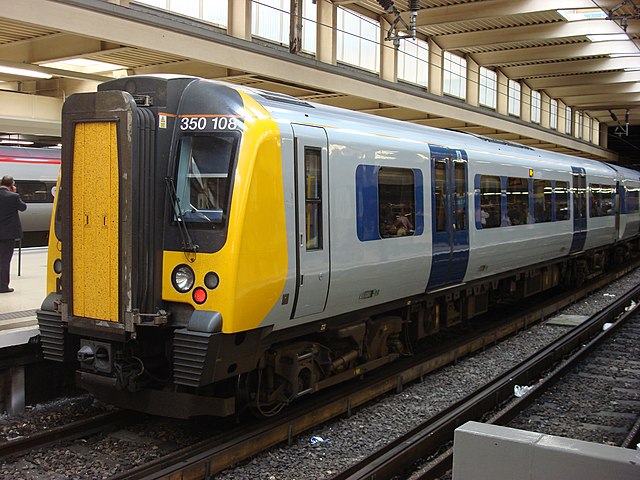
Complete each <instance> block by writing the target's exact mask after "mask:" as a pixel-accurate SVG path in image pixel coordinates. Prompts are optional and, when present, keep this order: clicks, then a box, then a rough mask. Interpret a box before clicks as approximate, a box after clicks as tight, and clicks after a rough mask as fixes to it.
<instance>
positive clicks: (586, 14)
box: [556, 8, 607, 22]
mask: <svg viewBox="0 0 640 480" xmlns="http://www.w3.org/2000/svg"><path fill="white" fill-rule="evenodd" d="M556 11H557V12H558V13H559V14H560V15H562V16H563V17H564V18H565V19H566V20H567V21H569V22H575V21H577V20H594V19H601V18H607V14H606V13H605V12H604V10H602V9H600V8H581V9H580V10H576V9H572V10H556Z"/></svg>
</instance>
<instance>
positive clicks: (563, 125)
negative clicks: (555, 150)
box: [558, 99, 570, 134]
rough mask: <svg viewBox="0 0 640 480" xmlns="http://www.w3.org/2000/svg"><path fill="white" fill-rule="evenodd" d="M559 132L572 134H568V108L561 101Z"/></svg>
mask: <svg viewBox="0 0 640 480" xmlns="http://www.w3.org/2000/svg"><path fill="white" fill-rule="evenodd" d="M558 132H559V133H565V134H566V133H570V132H567V106H566V105H565V103H564V102H563V101H562V100H560V99H558Z"/></svg>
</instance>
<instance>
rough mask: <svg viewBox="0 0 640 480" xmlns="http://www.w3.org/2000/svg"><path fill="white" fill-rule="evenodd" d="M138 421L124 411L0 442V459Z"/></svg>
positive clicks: (103, 414)
mask: <svg viewBox="0 0 640 480" xmlns="http://www.w3.org/2000/svg"><path fill="white" fill-rule="evenodd" d="M139 420H140V415H139V414H134V412H129V411H124V410H115V411H112V412H105V413H101V414H98V415H96V416H94V417H91V418H85V419H82V420H77V421H75V422H71V423H68V424H66V425H60V426H57V427H54V428H51V429H49V430H44V431H41V432H38V433H34V434H32V435H27V436H25V437H19V438H16V439H13V440H7V441H4V442H0V458H6V457H8V456H19V455H23V454H25V453H28V452H29V451H30V450H33V449H34V448H40V447H44V446H47V445H50V444H52V443H55V442H63V441H69V440H74V439H76V438H82V437H87V436H90V435H95V434H97V433H102V432H106V431H113V430H116V429H117V428H119V427H120V426H122V425H123V424H127V423H131V422H132V421H139Z"/></svg>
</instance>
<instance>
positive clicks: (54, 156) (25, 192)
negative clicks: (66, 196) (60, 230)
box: [0, 146, 60, 246]
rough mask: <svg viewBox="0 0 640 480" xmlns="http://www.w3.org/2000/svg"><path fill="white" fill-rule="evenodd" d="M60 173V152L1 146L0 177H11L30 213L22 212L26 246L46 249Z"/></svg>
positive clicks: (57, 150) (27, 211) (48, 149)
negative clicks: (40, 246) (39, 246)
mask: <svg viewBox="0 0 640 480" xmlns="http://www.w3.org/2000/svg"><path fill="white" fill-rule="evenodd" d="M59 170H60V150H59V149H50V148H26V147H7V146H0V177H2V176H4V175H11V176H12V177H13V178H14V179H15V182H16V189H17V191H18V193H19V194H20V196H21V198H22V200H24V202H25V203H26V204H27V210H26V211H24V212H20V220H21V222H22V230H23V232H24V239H23V245H25V246H35V245H46V243H47V236H48V233H49V223H50V220H51V211H52V208H53V198H54V196H55V192H56V181H57V179H58V172H59Z"/></svg>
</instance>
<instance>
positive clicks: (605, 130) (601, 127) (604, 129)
mask: <svg viewBox="0 0 640 480" xmlns="http://www.w3.org/2000/svg"><path fill="white" fill-rule="evenodd" d="M598 131H599V134H598V145H600V146H601V147H602V148H609V127H608V125H607V124H606V122H602V123H599V124H598Z"/></svg>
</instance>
